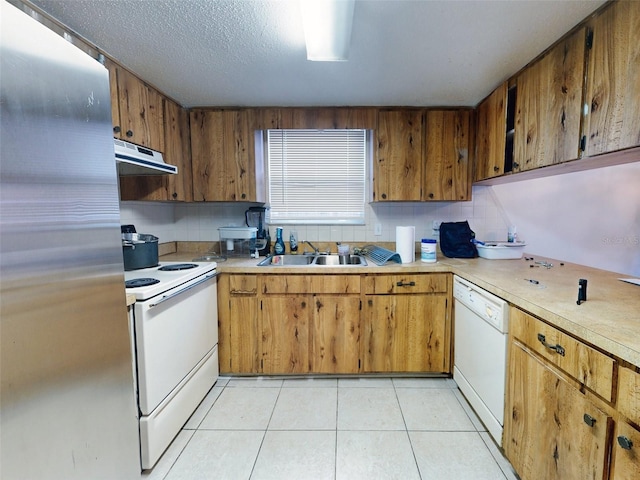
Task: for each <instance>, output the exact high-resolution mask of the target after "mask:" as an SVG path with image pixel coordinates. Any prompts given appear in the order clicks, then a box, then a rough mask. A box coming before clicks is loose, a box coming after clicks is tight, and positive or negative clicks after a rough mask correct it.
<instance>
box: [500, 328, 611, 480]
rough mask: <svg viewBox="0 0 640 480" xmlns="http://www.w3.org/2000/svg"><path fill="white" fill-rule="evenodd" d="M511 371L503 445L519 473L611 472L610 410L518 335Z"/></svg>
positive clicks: (564, 479) (557, 478)
mask: <svg viewBox="0 0 640 480" xmlns="http://www.w3.org/2000/svg"><path fill="white" fill-rule="evenodd" d="M512 323H513V322H512ZM508 371H509V373H508V375H509V378H508V382H507V383H508V387H507V398H508V402H507V410H506V414H505V432H504V435H505V437H504V449H505V453H506V455H507V458H508V459H509V461H510V462H511V464H512V465H513V467H514V468H515V470H516V472H517V473H518V475H519V476H520V478H521V479H522V480H540V479H543V478H544V479H545V480H583V479H586V478H590V479H598V480H599V479H604V478H606V476H608V473H609V472H608V455H609V453H608V448H607V444H608V442H609V441H610V437H611V434H612V429H613V422H612V418H611V416H609V415H607V414H606V413H605V412H604V411H602V410H601V409H599V408H598V407H597V406H596V405H594V404H593V403H592V402H591V401H589V400H588V399H587V398H586V397H585V396H584V395H583V394H582V393H580V391H579V390H577V389H576V388H574V387H573V386H571V385H570V384H569V383H568V382H567V381H565V380H564V379H562V378H561V377H560V376H558V375H557V374H556V373H555V372H554V371H553V370H552V369H551V368H549V367H548V366H547V365H545V364H544V363H543V362H542V361H541V360H539V359H538V358H536V357H534V356H533V355H532V354H531V353H529V352H528V351H527V350H526V347H524V346H523V345H522V344H521V343H519V342H517V341H513V342H511V343H510V351H509V369H508Z"/></svg>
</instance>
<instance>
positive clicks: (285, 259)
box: [258, 255, 316, 267]
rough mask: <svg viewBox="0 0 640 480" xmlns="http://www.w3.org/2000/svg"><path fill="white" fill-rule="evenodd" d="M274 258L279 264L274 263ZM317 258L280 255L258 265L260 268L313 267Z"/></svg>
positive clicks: (268, 258) (266, 259)
mask: <svg viewBox="0 0 640 480" xmlns="http://www.w3.org/2000/svg"><path fill="white" fill-rule="evenodd" d="M274 258H278V260H277V263H276V262H274V261H273V259H274ZM315 258H316V257H315V256H313V255H278V256H271V257H267V258H265V259H264V260H262V261H261V262H260V263H258V266H259V267H264V266H266V265H285V266H293V265H311V264H312V263H313V261H314V260H315Z"/></svg>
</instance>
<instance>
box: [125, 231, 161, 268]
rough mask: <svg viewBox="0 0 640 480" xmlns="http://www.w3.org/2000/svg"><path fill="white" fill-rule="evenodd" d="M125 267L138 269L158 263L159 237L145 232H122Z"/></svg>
mask: <svg viewBox="0 0 640 480" xmlns="http://www.w3.org/2000/svg"><path fill="white" fill-rule="evenodd" d="M122 256H123V258H124V269H125V270H127V271H129V270H138V269H141V268H149V267H155V266H156V265H158V237H155V236H153V235H148V234H144V233H123V234H122Z"/></svg>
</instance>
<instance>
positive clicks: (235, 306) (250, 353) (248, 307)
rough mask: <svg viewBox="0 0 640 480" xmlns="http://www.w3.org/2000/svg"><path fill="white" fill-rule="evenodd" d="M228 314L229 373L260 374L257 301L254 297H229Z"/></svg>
mask: <svg viewBox="0 0 640 480" xmlns="http://www.w3.org/2000/svg"><path fill="white" fill-rule="evenodd" d="M229 312H230V322H229V346H230V349H229V372H231V373H258V372H260V337H259V332H260V329H259V327H258V300H257V298H256V297H255V296H253V297H252V296H231V297H230V298H229ZM221 373H222V370H221Z"/></svg>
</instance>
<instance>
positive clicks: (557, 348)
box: [538, 333, 564, 357]
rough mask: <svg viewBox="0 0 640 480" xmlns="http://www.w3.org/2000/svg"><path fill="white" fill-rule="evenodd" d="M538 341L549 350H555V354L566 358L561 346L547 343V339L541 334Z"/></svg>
mask: <svg viewBox="0 0 640 480" xmlns="http://www.w3.org/2000/svg"><path fill="white" fill-rule="evenodd" d="M538 340H539V341H540V343H541V344H542V345H544V346H545V347H547V348H548V349H550V350H553V351H554V352H556V353H558V354H560V355H562V356H563V357H564V348H563V347H561V346H560V345H558V344H556V345H551V344H550V343H547V339H546V337H545V336H544V335H543V334H541V333H539V334H538Z"/></svg>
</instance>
